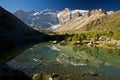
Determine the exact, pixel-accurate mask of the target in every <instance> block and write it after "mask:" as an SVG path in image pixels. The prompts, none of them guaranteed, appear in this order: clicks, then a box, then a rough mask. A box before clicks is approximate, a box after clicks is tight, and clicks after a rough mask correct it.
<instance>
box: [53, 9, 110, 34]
mask: <svg viewBox="0 0 120 80" xmlns="http://www.w3.org/2000/svg"><path fill="white" fill-rule="evenodd" d="M74 14H75V15H71V19H69V20H68V21H67V22H66V23H64V24H62V26H61V27H59V28H58V29H56V30H55V32H59V33H63V32H68V33H69V32H75V31H77V32H79V31H86V30H89V29H91V27H93V26H97V25H99V24H100V23H102V22H103V21H104V20H106V16H107V15H108V14H107V12H105V11H104V10H102V9H98V10H97V9H96V10H92V11H88V12H86V13H84V15H78V12H77V11H76V12H74ZM109 14H110V13H109ZM73 16H74V17H73Z"/></svg>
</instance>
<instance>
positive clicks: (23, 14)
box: [14, 9, 59, 29]
mask: <svg viewBox="0 0 120 80" xmlns="http://www.w3.org/2000/svg"><path fill="white" fill-rule="evenodd" d="M57 13H58V11H56V10H49V9H46V10H43V11H31V12H27V11H23V10H17V11H16V12H14V15H15V16H17V17H18V18H19V19H21V20H22V21H23V22H25V23H26V24H27V25H29V26H35V27H36V28H38V29H46V28H49V27H51V26H53V25H57V24H59V21H58V18H57Z"/></svg>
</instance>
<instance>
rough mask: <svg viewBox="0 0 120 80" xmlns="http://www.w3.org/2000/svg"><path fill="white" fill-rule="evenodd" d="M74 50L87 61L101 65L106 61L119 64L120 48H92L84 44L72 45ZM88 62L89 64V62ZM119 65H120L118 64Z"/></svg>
mask: <svg viewBox="0 0 120 80" xmlns="http://www.w3.org/2000/svg"><path fill="white" fill-rule="evenodd" d="M72 49H73V51H74V52H79V53H80V54H81V55H82V59H83V60H85V61H86V62H88V63H90V62H91V63H93V64H97V65H99V66H100V65H103V64H106V63H109V64H116V65H119V62H118V61H119V58H120V56H119V53H120V50H113V49H103V48H97V47H96V48H93V47H86V46H73V48H72ZM91 63H90V64H91ZM119 66H120V65H119Z"/></svg>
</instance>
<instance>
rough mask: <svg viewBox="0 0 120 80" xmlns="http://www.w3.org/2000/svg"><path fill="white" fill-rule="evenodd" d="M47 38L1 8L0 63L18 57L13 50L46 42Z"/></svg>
mask: <svg viewBox="0 0 120 80" xmlns="http://www.w3.org/2000/svg"><path fill="white" fill-rule="evenodd" d="M46 36H47V35H45V34H43V33H40V32H37V31H35V30H33V29H31V28H29V27H28V26H27V25H26V24H24V23H23V22H22V21H21V20H19V19H18V18H17V17H15V16H14V15H13V14H11V13H9V12H8V11H6V10H4V9H3V8H2V7H0V61H5V60H9V59H11V58H13V57H15V56H16V55H18V54H17V53H15V52H14V51H12V50H14V49H15V48H18V47H19V46H22V44H26V43H30V44H32V43H36V42H40V41H44V38H45V37H46ZM25 41H26V42H25ZM18 52H19V49H18Z"/></svg>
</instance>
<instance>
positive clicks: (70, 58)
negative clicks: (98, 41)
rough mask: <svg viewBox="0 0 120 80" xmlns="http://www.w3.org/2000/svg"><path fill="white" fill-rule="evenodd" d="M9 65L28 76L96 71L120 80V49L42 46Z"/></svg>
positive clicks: (35, 47) (29, 50) (30, 50)
mask: <svg viewBox="0 0 120 80" xmlns="http://www.w3.org/2000/svg"><path fill="white" fill-rule="evenodd" d="M8 65H10V66H11V67H13V68H15V69H20V70H22V71H24V72H25V73H26V74H28V75H33V74H35V73H37V72H41V71H42V72H56V73H62V72H64V73H70V74H72V75H76V74H78V73H79V72H87V71H90V70H95V71H98V72H101V73H102V71H103V72H104V73H105V72H106V73H109V76H111V75H113V76H112V77H113V78H114V77H117V78H119V79H120V77H119V75H120V50H112V49H103V48H90V47H86V46H69V45H66V46H61V45H53V44H48V43H40V44H37V45H35V46H33V47H31V48H29V49H27V50H26V51H24V52H23V53H22V54H20V55H19V56H18V57H16V58H14V59H13V60H11V61H9V62H8ZM106 73H105V75H106V77H108V75H107V74H106ZM116 73H117V74H116ZM102 74H103V73H102Z"/></svg>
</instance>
